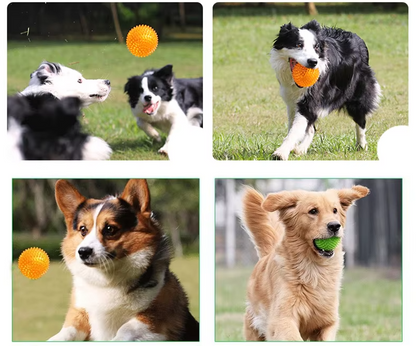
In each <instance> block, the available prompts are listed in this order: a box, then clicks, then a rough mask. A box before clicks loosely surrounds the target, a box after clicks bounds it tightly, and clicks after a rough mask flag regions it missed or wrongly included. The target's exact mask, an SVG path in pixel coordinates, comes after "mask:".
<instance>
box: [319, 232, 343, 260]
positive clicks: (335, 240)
mask: <svg viewBox="0 0 416 346" xmlns="http://www.w3.org/2000/svg"><path fill="white" fill-rule="evenodd" d="M340 241H341V238H339V237H332V238H317V239H314V240H313V245H314V247H315V250H316V251H317V252H318V254H319V255H320V256H322V257H332V256H333V255H334V249H335V248H336V247H337V245H338V244H339V242H340Z"/></svg>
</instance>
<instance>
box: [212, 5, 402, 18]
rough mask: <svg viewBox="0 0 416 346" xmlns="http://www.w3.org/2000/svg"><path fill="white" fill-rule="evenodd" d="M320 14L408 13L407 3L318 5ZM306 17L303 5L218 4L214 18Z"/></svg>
mask: <svg viewBox="0 0 416 346" xmlns="http://www.w3.org/2000/svg"><path fill="white" fill-rule="evenodd" d="M316 8H317V10H318V13H319V14H332V15H337V14H341V13H343V14H355V13H359V14H365V13H368V14H370V13H388V12H391V13H400V14H403V13H408V6H407V4H406V3H338V4H335V3H328V4H325V3H316ZM277 14H278V15H300V14H302V15H306V14H307V13H306V10H305V7H304V4H303V3H280V4H279V3H264V2H259V3H238V4H230V3H217V4H215V5H214V16H222V17H228V16H232V17H236V16H241V17H244V16H270V15H277Z"/></svg>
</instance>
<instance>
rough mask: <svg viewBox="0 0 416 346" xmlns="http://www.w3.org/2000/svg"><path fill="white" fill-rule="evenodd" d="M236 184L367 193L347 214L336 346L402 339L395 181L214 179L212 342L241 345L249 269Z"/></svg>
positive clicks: (251, 258)
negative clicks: (358, 189) (363, 188)
mask: <svg viewBox="0 0 416 346" xmlns="http://www.w3.org/2000/svg"><path fill="white" fill-rule="evenodd" d="M244 185H250V186H253V187H254V188H256V189H257V190H259V191H260V192H262V193H263V194H264V195H266V194H268V193H270V192H278V191H282V190H296V189H304V190H311V191H322V190H326V189H329V188H336V189H339V188H350V187H352V186H353V185H363V186H366V187H368V188H369V189H370V191H371V192H370V194H369V195H368V196H367V197H365V198H362V199H360V200H358V201H356V202H355V206H352V207H350V209H349V210H348V214H347V225H346V232H345V238H344V240H343V247H344V251H345V272H344V279H343V287H342V291H341V302H340V316H341V327H340V331H339V333H338V337H337V340H339V341H376V340H377V341H393V340H394V341H400V340H402V329H401V325H402V320H401V316H402V299H401V298H402V281H401V278H402V180H401V179H217V180H216V191H215V196H216V198H215V200H216V214H215V225H216V232H215V244H216V295H215V296H216V340H217V341H238V340H243V334H242V330H243V329H242V326H243V314H244V311H245V302H246V300H245V294H246V285H247V280H248V277H249V275H250V274H251V271H252V270H253V268H254V265H255V264H256V262H257V255H256V252H255V250H254V246H253V244H252V243H251V241H250V239H249V237H248V235H247V234H246V233H245V231H244V230H243V229H242V228H241V222H240V215H241V208H242V205H241V198H242V194H243V191H244V190H243V189H244Z"/></svg>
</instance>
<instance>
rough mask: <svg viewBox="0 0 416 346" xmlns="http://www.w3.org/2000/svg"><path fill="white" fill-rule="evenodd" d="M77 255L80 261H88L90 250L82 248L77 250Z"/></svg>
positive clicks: (85, 247)
mask: <svg viewBox="0 0 416 346" xmlns="http://www.w3.org/2000/svg"><path fill="white" fill-rule="evenodd" d="M78 255H79V257H80V258H81V259H82V260H86V259H88V258H89V257H90V256H91V255H92V248H90V247H87V246H83V247H80V248H79V249H78Z"/></svg>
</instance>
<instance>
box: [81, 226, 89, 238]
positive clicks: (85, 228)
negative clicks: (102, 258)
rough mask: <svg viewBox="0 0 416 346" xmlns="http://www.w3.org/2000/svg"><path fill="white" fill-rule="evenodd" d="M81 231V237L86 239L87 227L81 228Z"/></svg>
mask: <svg viewBox="0 0 416 346" xmlns="http://www.w3.org/2000/svg"><path fill="white" fill-rule="evenodd" d="M79 231H80V232H81V235H82V236H83V237H85V236H86V235H87V233H88V229H87V227H85V226H81V227H80V228H79Z"/></svg>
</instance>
